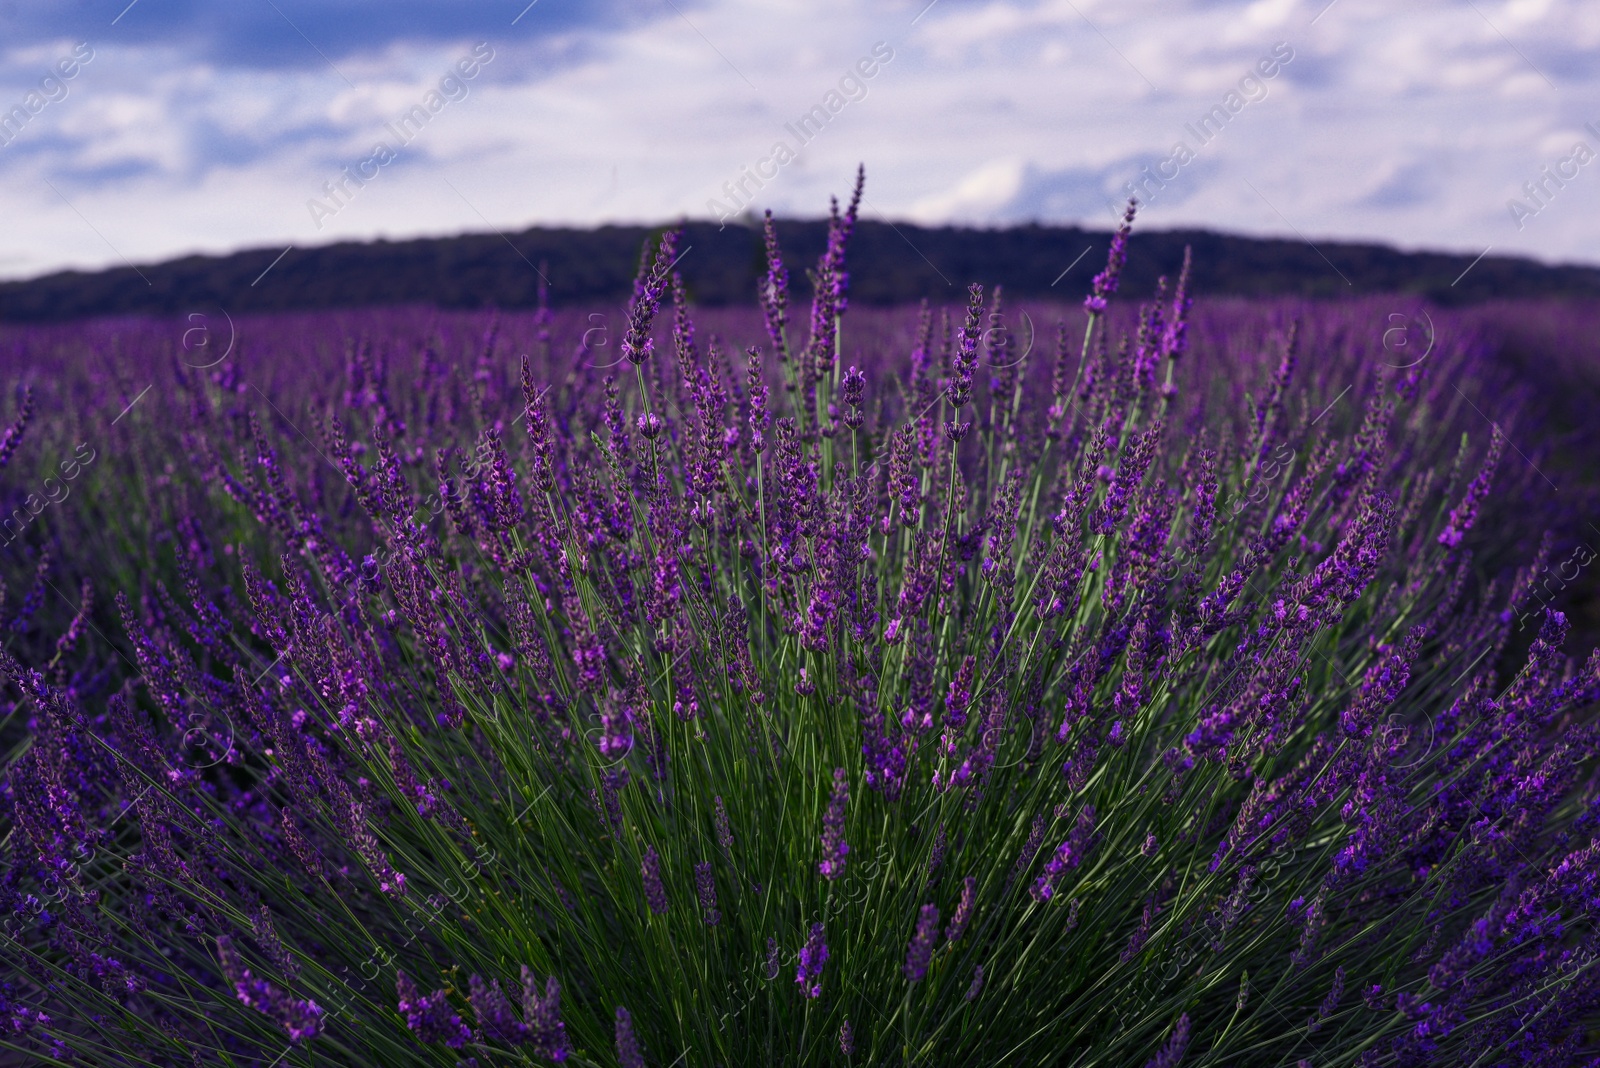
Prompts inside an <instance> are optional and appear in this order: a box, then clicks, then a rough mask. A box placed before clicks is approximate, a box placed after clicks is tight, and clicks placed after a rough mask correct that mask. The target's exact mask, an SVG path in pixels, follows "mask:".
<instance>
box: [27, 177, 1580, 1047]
mask: <svg viewBox="0 0 1600 1068" xmlns="http://www.w3.org/2000/svg"><path fill="white" fill-rule="evenodd" d="M858 195H859V193H858ZM1130 215H1131V211H1130ZM854 217H855V206H854V205H853V204H852V205H851V206H850V207H849V208H848V209H846V210H845V211H843V212H837V211H836V214H835V219H834V228H833V232H832V239H831V240H830V243H829V246H828V251H827V253H826V254H825V255H824V257H823V258H822V260H821V261H820V262H818V263H816V264H798V263H791V264H789V265H787V266H785V265H784V264H783V262H782V252H781V248H780V242H781V238H782V234H781V232H780V231H781V228H778V229H777V230H774V229H773V228H772V226H771V223H770V221H769V224H768V226H769V229H768V253H769V272H768V275H767V277H766V278H765V279H764V281H763V283H762V285H761V288H760V293H759V297H760V307H759V308H751V309H738V308H720V309H709V310H699V309H696V308H694V307H692V306H690V303H689V301H688V299H687V298H686V296H685V294H684V292H683V290H682V286H681V282H679V281H678V280H677V279H676V278H675V276H674V273H673V271H672V270H671V264H672V263H673V261H674V257H675V255H676V250H675V247H674V237H673V235H672V234H670V233H669V234H667V235H666V236H665V237H663V239H662V240H661V241H660V243H659V245H658V246H657V247H654V248H647V249H646V250H645V258H644V259H643V260H642V262H641V268H640V274H639V280H638V282H637V283H636V286H635V294H634V299H633V300H632V301H631V302H630V303H629V305H628V307H626V308H613V307H603V308H590V307H571V308H566V307H556V308H553V309H545V310H540V311H538V312H519V313H504V314H499V313H492V312H441V311H436V310H432V309H425V308H400V309H387V310H366V311H349V312H323V313H315V314H289V313H285V314H279V315H273V316H254V317H240V318H237V319H235V320H233V321H231V322H227V321H224V320H223V319H221V318H219V317H217V316H216V315H210V316H209V317H205V316H203V317H201V318H199V319H195V318H178V319H173V320H155V319H118V320H110V319H102V320H95V321H89V322H82V323H74V324H67V325H56V326H29V327H5V328H0V371H3V381H4V383H5V386H6V394H5V401H4V404H5V407H4V409H3V410H0V420H3V423H4V425H5V426H6V427H9V429H5V430H0V468H3V470H0V506H3V511H4V520H3V527H4V529H3V533H0V541H3V542H4V545H3V552H0V578H3V581H4V600H3V602H0V626H3V628H4V630H3V644H4V653H3V655H0V670H3V674H4V692H3V697H0V754H3V761H4V764H3V793H0V835H3V857H4V859H3V862H0V863H3V876H0V919H3V922H4V926H5V937H4V939H3V940H0V979H3V986H0V1064H8V1065H9V1064H16V1065H35V1064H74V1065H106V1066H110V1065H152V1066H153V1065H162V1066H166V1065H172V1066H178V1065H185V1066H186V1065H213V1064H221V1065H238V1066H246V1065H251V1066H273V1065H277V1066H311V1065H352V1066H360V1065H382V1066H401V1065H443V1066H461V1065H472V1066H477V1068H489V1066H499V1065H529V1064H547V1063H553V1062H560V1063H567V1064H573V1065H606V1066H611V1065H621V1066H623V1068H638V1066H641V1065H654V1066H661V1068H665V1066H668V1065H686V1066H687V1065H716V1066H728V1068H733V1066H750V1065H769V1064H788V1065H815V1064H837V1065H848V1064H862V1065H913V1064H915V1065H979V1064H982V1065H1062V1066H1075V1068H1090V1066H1129V1065H1131V1066H1135V1068H1137V1066H1139V1065H1147V1066H1150V1068H1176V1066H1178V1065H1184V1066H1190V1065H1193V1066H1199V1065H1216V1066H1222V1065H1250V1066H1255V1065H1262V1066H1267V1065H1283V1066H1315V1068H1336V1066H1355V1065H1361V1066H1376V1065H1384V1066H1390V1065H1392V1066H1404V1065H1433V1064H1448V1065H1453V1066H1461V1068H1466V1066H1475V1065H1476V1066H1491V1065H1551V1066H1555V1065H1597V1064H1600V967H1597V965H1600V925H1597V919H1600V777H1597V774H1596V772H1597V760H1596V758H1597V754H1600V719H1597V711H1600V653H1596V652H1595V651H1594V650H1595V646H1596V643H1597V638H1600V615H1597V614H1596V607H1595V606H1596V594H1595V590H1596V581H1595V568H1594V567H1593V562H1594V560H1595V556H1596V551H1597V550H1600V529H1597V528H1596V526H1594V525H1593V524H1596V523H1600V462H1597V458H1600V449H1597V447H1596V439H1595V430H1594V424H1595V417H1594V411H1595V407H1594V406H1595V402H1596V401H1597V400H1600V341H1597V338H1600V310H1597V309H1595V308H1593V307H1583V306H1576V305H1564V304H1557V303H1553V302H1547V303H1538V302H1505V303H1500V304H1492V305H1480V306H1477V307H1468V308H1459V309H1454V310H1448V311H1447V310H1442V309H1437V308H1429V307H1426V306H1423V305H1420V304H1418V303H1416V302H1415V301H1409V300H1406V299H1403V298H1398V297H1397V298H1393V299H1390V298H1362V299H1359V300H1350V301H1344V302H1321V303H1312V302H1308V301H1301V300H1294V299H1282V300H1261V301H1241V300H1225V299H1216V300H1200V301H1193V300H1191V299H1190V291H1191V289H1192V286H1193V279H1192V278H1191V276H1190V274H1189V273H1187V272H1186V273H1185V274H1184V275H1183V276H1181V277H1174V278H1171V279H1168V280H1166V283H1165V285H1164V287H1163V290H1162V292H1161V293H1160V294H1159V295H1158V297H1157V298H1156V299H1155V300H1153V301H1147V302H1142V303H1141V302H1139V301H1126V302H1122V301H1119V300H1118V298H1117V294H1116V289H1117V281H1118V272H1119V270H1120V267H1121V256H1122V246H1121V243H1120V242H1117V243H1114V244H1113V248H1112V252H1111V258H1110V262H1109V263H1108V264H1106V265H1105V269H1104V271H1103V272H1102V273H1101V274H1100V276H1099V277H1098V278H1097V279H1096V281H1095V284H1094V290H1093V292H1092V293H1091V295H1090V297H1089V299H1088V300H1087V302H1085V303H1082V304H1078V303H1074V304H1071V305H1064V304H1062V305H1046V304H1042V303H1023V304H1017V303H1014V302H1012V301H1009V300H1007V299H1006V297H1005V294H1004V293H1002V292H997V291H994V290H993V289H990V288H984V287H983V286H982V283H983V281H984V280H983V279H971V280H967V279H963V280H962V281H963V282H966V281H971V282H974V283H978V284H975V285H973V287H972V288H971V289H970V291H967V292H965V293H961V292H953V293H952V297H951V300H950V301H949V303H947V304H944V305H937V306H931V307H930V306H923V307H921V308H918V307H898V308H866V307H854V306H850V303H849V290H850V281H851V280H850V276H849V273H848V237H849V231H850V228H851V226H852V224H853V222H854ZM802 268H810V269H811V270H812V271H813V272H814V274H815V277H816V280H817V284H816V287H815V289H816V297H815V298H814V300H813V301H812V302H811V306H810V307H805V306H802V305H801V304H800V302H798V301H796V302H795V303H794V305H792V306H791V304H790V301H789V295H788V275H789V273H790V272H795V273H798V272H800V271H801V270H802ZM1205 269H1206V268H1205V264H1204V263H1200V262H1195V263H1194V264H1193V266H1192V272H1193V276H1194V277H1203V276H1204V272H1205Z"/></svg>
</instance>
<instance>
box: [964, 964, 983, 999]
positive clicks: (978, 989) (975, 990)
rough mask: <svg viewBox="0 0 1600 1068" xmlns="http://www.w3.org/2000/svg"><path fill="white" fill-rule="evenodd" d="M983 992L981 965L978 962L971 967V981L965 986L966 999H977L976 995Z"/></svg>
mask: <svg viewBox="0 0 1600 1068" xmlns="http://www.w3.org/2000/svg"><path fill="white" fill-rule="evenodd" d="M982 992H983V965H981V964H979V965H977V966H975V967H974V968H973V969H972V982H971V983H970V984H969V985H968V986H967V993H966V1000H968V1001H977V1000H978V995H979V994H980V993H982Z"/></svg>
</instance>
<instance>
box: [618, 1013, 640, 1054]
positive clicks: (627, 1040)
mask: <svg viewBox="0 0 1600 1068" xmlns="http://www.w3.org/2000/svg"><path fill="white" fill-rule="evenodd" d="M617 1061H618V1063H620V1064H621V1065H622V1068H644V1054H643V1053H642V1052H641V1051H640V1049H639V1036H638V1035H636V1034H634V1033H633V1017H632V1016H631V1015H629V1013H628V1010H627V1009H625V1008H623V1007H622V1006H621V1005H618V1006H617Z"/></svg>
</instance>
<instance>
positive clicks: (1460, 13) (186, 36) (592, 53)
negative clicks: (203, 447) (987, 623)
mask: <svg viewBox="0 0 1600 1068" xmlns="http://www.w3.org/2000/svg"><path fill="white" fill-rule="evenodd" d="M875 49H876V50H877V52H876V57H875V53H874V50H875ZM1597 55H1600V5H1597V4H1595V3H1594V2H1593V0H1589V2H1587V3H1585V2H1584V0H1417V2H1412V3H1405V4H1397V3H1395V2H1393V0H1333V3H1332V4H1329V3H1328V2H1327V0H1255V2H1251V3H1238V2H1224V0H1161V2H1147V0H935V2H934V3H933V4H932V5H931V6H930V5H929V4H928V3H927V0H913V2H909V3H901V2H898V0H805V2H778V0H737V2H735V0H610V2H596V3H580V2H577V0H536V2H535V3H533V4H532V5H531V6H530V5H528V4H527V0H507V2H504V3H502V2H500V0H492V2H475V3H452V4H445V3H420V2H416V0H390V2H385V3H376V2H366V0H360V2H358V0H323V2H317V3H312V2H310V0H229V2H228V3H218V2H216V0H210V2H206V3H200V2H194V0H188V2H178V0H135V2H134V3H133V4H132V5H131V6H130V5H129V4H128V2H127V0H110V2H102V0H64V2H56V3H40V2H38V0H29V2H22V0H0V277H26V276H31V275H36V274H40V273H44V272H47V271H50V270H58V269H61V268H63V267H101V266H108V265H114V264H120V263H123V262H134V263H144V262H149V261H152V260H157V259H163V258H167V257H170V256H174V255H180V254H184V253H190V252H197V251H198V252H222V251H227V250H229V249H234V248H241V247H263V246H276V247H288V246H290V245H294V246H296V247H305V246H309V245H314V244H322V243H327V242H330V241H335V240H341V239H350V238H372V237H380V236H382V237H389V238H399V237H407V236H416V235H435V234H449V233H457V232H461V231H464V230H475V231H485V230H489V229H497V230H501V231H509V230H513V229H517V228H521V227H524V226H528V225H532V224H537V223H561V224H574V223H575V224H593V223H603V222H641V221H643V222H659V221H664V220H667V219H673V218H678V217H684V216H688V217H701V218H705V217H716V216H717V215H719V214H723V213H731V212H733V211H736V210H739V209H743V208H745V207H753V208H755V209H757V210H759V209H761V208H766V207H770V208H772V209H774V211H776V212H778V213H779V214H805V215H816V214H820V213H821V212H823V211H825V210H826V207H827V198H828V196H829V195H830V194H834V193H838V194H843V193H845V192H846V191H847V190H848V186H849V183H850V180H851V177H852V173H853V171H854V168H855V165H856V163H857V162H864V163H865V164H866V166H867V173H868V182H867V209H866V214H867V215H868V216H869V217H886V218H889V219H894V220H901V219H909V220H914V221H917V222H922V223H941V222H963V223H977V224H985V225H997V224H1008V223H1016V222H1024V221H1029V220H1035V219H1037V220H1040V221H1054V222H1080V223H1081V222H1087V223H1090V224H1093V225H1108V224H1109V221H1110V213H1111V208H1110V205H1111V204H1113V203H1115V202H1117V201H1120V200H1121V199H1124V198H1125V196H1126V189H1127V183H1128V182H1130V181H1142V182H1143V183H1144V185H1143V188H1144V195H1145V198H1146V199H1147V200H1148V204H1147V206H1146V209H1145V211H1144V213H1143V217H1144V220H1145V224H1146V225H1148V226H1151V227H1172V226H1186V225H1201V226H1207V227H1212V228H1218V229H1227V230H1233V231H1238V232H1245V233H1255V234H1271V235H1278V236H1287V237H1297V238H1304V239H1308V240H1311V241H1313V242H1315V241H1320V240H1325V239H1330V238H1342V239H1360V240H1379V241H1385V242H1389V243H1393V244H1397V245H1400V246H1401V247H1406V248H1440V249H1449V250H1455V251H1460V252H1466V253H1469V254H1472V255H1476V254H1478V253H1479V252H1482V251H1484V250H1485V249H1490V248H1492V249H1493V250H1494V251H1496V252H1500V253H1522V254H1527V255H1532V256H1535V257H1537V258H1540V259H1543V260H1546V261H1551V262H1586V263H1600V210H1597V209H1600V62H1597V61H1596V59H1595V57H1596V56H1597ZM75 56H79V57H81V56H88V57H89V58H88V59H87V61H84V62H77V61H76V60H75V59H74V57H75ZM884 57H887V58H884ZM1285 57H1287V58H1285ZM74 64H75V65H74ZM64 70H71V71H72V73H71V76H70V77H67V76H64V75H63V74H62V73H61V72H62V71H64ZM466 70H470V71H471V75H470V77H469V76H466V75H464V74H463V73H462V72H463V71H466ZM1269 70H1270V74H1269V73H1265V72H1266V71H1269ZM866 71H870V72H871V73H870V74H868V73H864V72H866ZM808 114H811V115H817V116H820V117H819V118H814V119H813V120H812V126H811V127H808V128H807V129H806V130H805V131H803V132H802V131H801V130H800V128H799V126H798V125H797V124H798V122H799V120H800V118H801V117H802V116H805V115H808ZM7 115H9V116H10V127H9V128H8V127H7V126H6V125H5V122H6V117H7ZM406 115H410V116H411V118H410V121H409V124H406V123H401V121H400V120H401V117H402V116H406ZM1208 115H1210V116H1212V117H1211V119H1210V122H1209V125H1204V126H1202V124H1201V120H1202V119H1203V118H1204V117H1205V116H1208ZM1586 124H1592V126H1593V129H1588V128H1586ZM779 145H783V146H784V148H783V149H782V150H781V151H780V150H778V148H777V146H779ZM380 146H382V148H381V150H380ZM1180 146H1181V147H1180ZM1579 146H1584V149H1585V150H1583V151H1580V150H1579ZM1591 156H1593V157H1594V158H1592V159H1591V158H1590V157H1591ZM741 186H742V189H741V188H740V187H741ZM1513 202H1515V204H1520V205H1521V210H1520V211H1519V210H1514V207H1515V205H1514V203H1513Z"/></svg>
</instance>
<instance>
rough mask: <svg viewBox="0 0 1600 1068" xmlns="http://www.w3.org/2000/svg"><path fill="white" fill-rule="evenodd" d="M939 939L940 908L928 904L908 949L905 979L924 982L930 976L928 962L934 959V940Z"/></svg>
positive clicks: (919, 918) (923, 909) (920, 916)
mask: <svg viewBox="0 0 1600 1068" xmlns="http://www.w3.org/2000/svg"><path fill="white" fill-rule="evenodd" d="M938 937H939V909H938V906H936V905H933V904H927V905H924V906H922V912H921V914H920V915H918V916H917V930H916V933H915V934H913V935H912V936H911V945H910V946H909V947H908V948H907V949H906V963H905V967H904V968H903V969H901V970H902V971H903V972H904V973H905V977H906V978H907V979H909V980H911V981H912V982H913V983H918V982H921V981H922V978H923V976H925V975H927V974H928V962H929V961H931V960H932V959H933V940H934V939H935V938H938Z"/></svg>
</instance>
